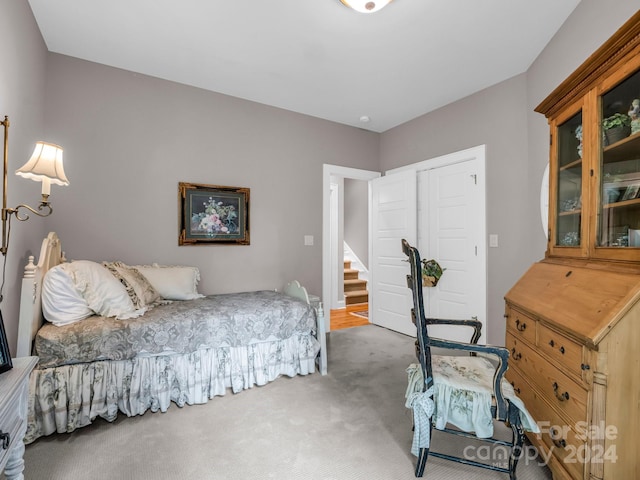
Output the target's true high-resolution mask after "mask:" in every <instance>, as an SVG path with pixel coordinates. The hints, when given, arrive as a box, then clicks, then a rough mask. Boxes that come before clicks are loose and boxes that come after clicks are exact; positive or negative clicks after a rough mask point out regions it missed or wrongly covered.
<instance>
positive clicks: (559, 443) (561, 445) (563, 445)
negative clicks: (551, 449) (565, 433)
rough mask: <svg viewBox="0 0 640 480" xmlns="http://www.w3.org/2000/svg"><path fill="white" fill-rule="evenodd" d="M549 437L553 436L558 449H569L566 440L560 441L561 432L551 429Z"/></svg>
mask: <svg viewBox="0 0 640 480" xmlns="http://www.w3.org/2000/svg"><path fill="white" fill-rule="evenodd" d="M549 435H551V441H553V444H554V445H555V446H556V447H558V448H566V447H567V441H566V440H565V439H564V438H561V439H560V440H558V437H559V436H560V431H558V430H556V429H555V428H550V429H549Z"/></svg>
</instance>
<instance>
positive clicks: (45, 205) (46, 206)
mask: <svg viewBox="0 0 640 480" xmlns="http://www.w3.org/2000/svg"><path fill="white" fill-rule="evenodd" d="M21 208H24V209H26V210H29V211H30V212H31V213H34V214H35V215H38V216H39V217H48V216H49V215H51V214H52V213H53V208H52V207H51V204H50V203H49V202H42V203H40V205H38V209H37V210H36V209H35V208H33V207H30V206H29V205H25V204H24V203H21V204H20V205H18V206H17V207H15V208H7V209H6V212H7V215H15V216H16V219H17V220H20V221H21V222H24V221H27V220H29V214H28V213H23V214H22V215H21V214H20V209H21ZM43 209H46V212H42V210H43Z"/></svg>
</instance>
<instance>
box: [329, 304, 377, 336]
mask: <svg viewBox="0 0 640 480" xmlns="http://www.w3.org/2000/svg"><path fill="white" fill-rule="evenodd" d="M368 307H369V304H367V303H357V304H355V305H348V306H347V308H340V309H337V310H331V330H340V329H341V328H351V327H359V326H361V325H369V320H368V319H367V318H363V317H360V316H358V315H354V314H353V312H361V311H366V310H367V309H368Z"/></svg>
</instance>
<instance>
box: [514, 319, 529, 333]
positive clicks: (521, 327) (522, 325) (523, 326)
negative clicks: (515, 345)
mask: <svg viewBox="0 0 640 480" xmlns="http://www.w3.org/2000/svg"><path fill="white" fill-rule="evenodd" d="M516 328H517V329H518V331H520V332H524V331H525V330H526V329H527V324H526V323H524V322H522V323H521V322H520V319H519V318H518V319H517V320H516Z"/></svg>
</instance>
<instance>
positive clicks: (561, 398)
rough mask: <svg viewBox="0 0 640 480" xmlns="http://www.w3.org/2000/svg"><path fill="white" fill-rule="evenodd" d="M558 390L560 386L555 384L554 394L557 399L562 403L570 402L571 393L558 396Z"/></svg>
mask: <svg viewBox="0 0 640 480" xmlns="http://www.w3.org/2000/svg"><path fill="white" fill-rule="evenodd" d="M558 388H559V387H558V384H557V383H556V382H553V393H554V394H555V396H556V398H557V399H558V400H560V401H561V402H564V401H566V400H569V392H564V393H562V394H560V395H558Z"/></svg>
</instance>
